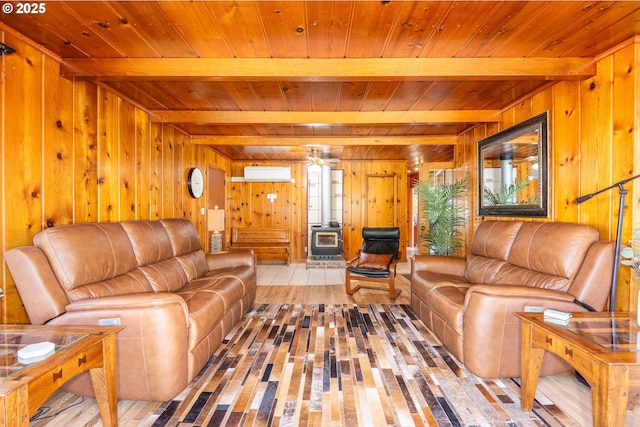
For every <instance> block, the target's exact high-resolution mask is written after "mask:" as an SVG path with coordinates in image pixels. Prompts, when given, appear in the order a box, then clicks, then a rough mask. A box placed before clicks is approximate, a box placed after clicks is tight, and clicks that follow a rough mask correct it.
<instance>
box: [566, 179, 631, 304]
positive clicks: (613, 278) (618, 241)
mask: <svg viewBox="0 0 640 427" xmlns="http://www.w3.org/2000/svg"><path fill="white" fill-rule="evenodd" d="M636 178H640V175H636V176H632V177H631V178H627V179H623V180H622V181H619V182H616V183H615V184H611V185H610V186H608V187H607V188H603V189H602V190H600V191H596V192H595V193H591V194H586V195H584V196H580V197H578V198H577V199H576V203H582V202H584V201H587V200H589V199H590V198H592V197H593V196H595V195H598V194H600V193H603V192H605V191H607V190H611V189H612V188H615V187H618V189H619V190H620V210H619V211H618V230H617V232H616V249H615V252H614V254H613V274H612V276H611V296H610V297H609V311H615V309H616V285H617V284H618V269H619V268H620V245H621V243H622V242H621V240H622V220H623V219H624V209H625V206H624V199H625V197H626V196H627V193H628V191H627V189H626V188H624V184H626V183H627V182H629V181H633V180H634V179H636Z"/></svg>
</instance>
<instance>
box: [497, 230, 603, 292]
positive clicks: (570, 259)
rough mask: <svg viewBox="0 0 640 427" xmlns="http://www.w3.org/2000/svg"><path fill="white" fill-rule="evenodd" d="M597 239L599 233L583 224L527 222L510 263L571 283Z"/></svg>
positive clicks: (518, 238)
mask: <svg viewBox="0 0 640 427" xmlns="http://www.w3.org/2000/svg"><path fill="white" fill-rule="evenodd" d="M598 237H599V235H598V231H597V230H596V229H594V228H592V227H589V226H587V225H584V224H571V223H563V222H544V223H543V222H526V223H523V224H522V227H520V231H518V235H517V236H516V239H515V241H514V242H513V245H512V247H511V251H510V252H509V258H508V262H509V264H511V265H514V266H517V267H522V268H526V269H528V270H533V271H537V272H539V273H544V274H549V275H552V276H559V277H564V278H566V279H572V278H573V277H574V276H575V275H576V273H577V272H578V270H579V269H580V266H581V265H582V261H583V260H584V257H585V255H586V254H587V251H588V250H589V248H590V247H591V245H593V244H594V243H595V242H597V241H598Z"/></svg>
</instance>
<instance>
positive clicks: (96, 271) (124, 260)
mask: <svg viewBox="0 0 640 427" xmlns="http://www.w3.org/2000/svg"><path fill="white" fill-rule="evenodd" d="M33 242H34V244H35V246H37V247H38V248H40V250H42V252H44V254H45V255H46V256H47V259H48V260H49V263H50V264H51V268H52V269H53V271H54V273H55V275H56V277H57V279H58V282H60V284H61V286H62V287H63V288H64V290H65V291H70V290H72V289H75V288H77V287H79V286H82V285H85V284H88V283H94V282H101V281H105V280H108V279H111V278H114V277H116V276H120V275H122V274H124V273H127V272H129V271H131V270H133V269H135V268H136V267H137V265H136V257H135V255H134V252H133V248H132V246H131V242H130V240H129V237H128V236H127V234H126V233H125V231H124V229H123V228H122V226H121V225H120V223H111V222H103V223H92V224H73V225H63V226H59V227H52V228H47V229H46V230H43V231H41V232H40V233H38V234H36V235H35V237H34V238H33ZM88 260H91V262H88Z"/></svg>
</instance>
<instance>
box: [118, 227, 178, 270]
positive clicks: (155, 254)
mask: <svg viewBox="0 0 640 427" xmlns="http://www.w3.org/2000/svg"><path fill="white" fill-rule="evenodd" d="M122 228H124V230H125V232H126V233H127V235H128V236H129V239H130V240H131V246H132V247H133V252H134V253H135V255H136V260H137V262H138V266H140V267H142V266H144V265H147V264H153V263H154V262H159V261H164V260H165V259H168V258H171V256H173V246H172V245H171V240H170V239H169V234H167V230H166V229H165V228H164V226H163V225H162V223H161V222H160V221H124V222H122Z"/></svg>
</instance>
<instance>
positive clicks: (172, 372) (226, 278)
mask: <svg viewBox="0 0 640 427" xmlns="http://www.w3.org/2000/svg"><path fill="white" fill-rule="evenodd" d="M5 260H6V262H7V265H8V266H9V269H10V271H11V274H12V276H13V278H14V280H15V283H16V287H17V289H18V292H19V293H20V297H21V298H22V301H23V303H24V307H25V309H26V311H27V314H28V315H29V319H30V321H31V323H32V324H45V323H46V324H50V325H98V324H100V322H111V321H112V320H110V319H117V321H119V322H120V323H121V324H122V325H124V326H125V328H124V329H123V330H121V331H120V332H118V334H117V335H116V351H117V385H118V398H119V399H126V400H149V401H167V400H170V399H172V398H174V397H175V396H176V395H178V394H179V393H180V392H181V391H183V390H184V389H185V387H186V386H187V385H188V383H189V382H191V381H192V380H193V379H194V377H195V376H196V375H197V374H198V372H199V371H200V370H201V369H202V367H203V366H204V365H205V364H206V363H207V361H208V360H209V359H210V357H211V356H212V355H213V354H214V352H215V350H216V349H217V348H218V347H219V346H220V344H221V342H222V340H223V339H224V337H225V336H226V335H227V334H228V333H229V331H231V329H232V327H233V326H234V325H235V324H236V322H238V321H239V320H240V319H241V317H242V316H243V315H244V313H245V312H246V311H247V309H248V308H249V307H250V306H251V304H253V301H254V299H255V294H256V277H257V273H256V265H255V257H254V254H253V251H252V250H251V249H242V250H235V251H232V252H221V253H215V254H205V253H204V252H203V251H202V249H201V243H200V238H199V236H198V233H197V231H196V229H195V227H194V226H193V224H192V223H191V222H189V221H188V220H184V219H163V220H158V221H141V220H138V221H124V222H119V223H116V222H113V223H108V222H105V223H86V224H72V225H64V226H59V227H52V228H48V229H45V230H43V231H41V232H40V233H38V234H37V235H36V236H35V237H34V246H23V247H18V248H14V249H10V250H8V251H6V252H5ZM64 388H65V390H67V391H69V392H72V393H76V394H80V395H85V396H93V388H92V386H91V381H90V377H89V375H88V373H84V374H81V375H79V376H77V377H75V378H73V379H72V380H70V381H69V382H67V383H66V384H65V386H64Z"/></svg>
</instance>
